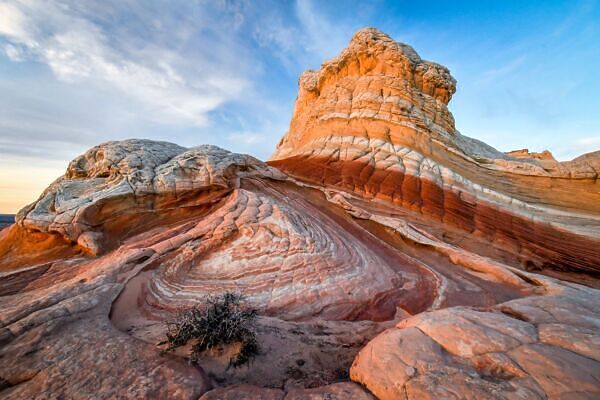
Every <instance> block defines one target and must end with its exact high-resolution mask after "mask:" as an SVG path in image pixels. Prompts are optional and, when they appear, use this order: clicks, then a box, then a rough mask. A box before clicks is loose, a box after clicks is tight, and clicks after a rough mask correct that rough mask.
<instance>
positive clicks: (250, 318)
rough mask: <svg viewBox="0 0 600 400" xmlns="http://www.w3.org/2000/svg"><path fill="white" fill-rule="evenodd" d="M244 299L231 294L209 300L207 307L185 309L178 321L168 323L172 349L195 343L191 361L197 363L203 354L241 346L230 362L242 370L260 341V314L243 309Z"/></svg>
mask: <svg viewBox="0 0 600 400" xmlns="http://www.w3.org/2000/svg"><path fill="white" fill-rule="evenodd" d="M243 299H244V298H243V296H242V295H240V294H237V293H231V292H227V293H225V294H223V295H220V296H209V297H207V298H206V301H205V302H204V304H202V305H199V306H195V307H191V308H187V309H182V310H180V311H179V312H178V313H177V316H176V317H175V320H174V321H170V322H167V343H169V349H173V348H175V347H179V346H183V345H185V344H186V343H187V342H188V341H190V340H193V341H194V344H193V346H192V349H191V351H190V361H191V362H193V363H196V362H197V361H198V358H199V356H200V354H201V353H202V352H203V351H205V350H210V349H212V348H215V347H217V346H221V345H228V344H233V343H240V344H241V348H240V351H239V353H238V354H237V355H236V356H234V357H233V358H231V359H230V360H229V365H230V366H234V367H238V366H240V365H242V364H245V363H246V362H248V361H250V360H251V359H252V358H254V356H256V355H257V354H258V353H259V351H260V348H259V345H258V341H257V340H256V330H255V321H256V315H257V313H256V310H254V309H250V308H248V307H245V306H243V305H242V302H243Z"/></svg>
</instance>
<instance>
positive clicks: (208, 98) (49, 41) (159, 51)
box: [0, 0, 249, 126]
mask: <svg viewBox="0 0 600 400" xmlns="http://www.w3.org/2000/svg"><path fill="white" fill-rule="evenodd" d="M112 6H115V4H112ZM106 9H107V10H111V9H112V10H117V9H118V8H111V4H107V6H106ZM120 9H121V10H123V12H122V13H121V14H125V11H127V10H128V9H127V7H121V8H120ZM96 11H97V8H88V9H86V8H85V7H83V6H82V5H81V4H78V2H76V1H74V2H47V1H41V0H39V1H38V0H27V1H14V2H11V3H6V2H5V3H0V16H1V17H0V35H2V36H4V38H5V40H6V41H7V42H8V43H6V44H5V45H4V51H5V53H6V55H7V56H8V57H9V58H10V59H11V60H13V61H24V60H27V59H29V60H36V61H38V62H42V63H45V64H47V65H48V66H49V67H50V68H51V69H52V71H53V72H54V74H55V75H56V76H57V77H58V78H59V79H61V80H63V81H65V82H81V81H86V82H89V83H93V84H96V85H99V86H102V85H109V86H111V87H112V88H114V89H117V90H119V91H120V92H121V93H122V94H123V96H127V97H130V98H132V99H135V100H136V101H137V102H139V103H140V104H142V105H143V106H144V107H145V108H146V110H147V111H148V112H149V113H150V115H153V116H154V117H156V118H169V119H173V120H179V121H188V122H190V123H192V124H194V125H198V126H203V125H206V124H207V115H208V113H209V112H210V111H212V110H214V109H215V108H217V107H219V106H220V105H222V104H223V103H225V102H226V101H228V100H231V99H235V98H237V97H239V96H240V93H241V92H243V91H244V90H245V89H247V88H248V86H249V80H248V78H247V76H245V75H244V74H243V71H244V68H236V66H235V65H234V63H233V62H232V63H231V64H230V65H228V64H227V61H228V59H229V60H231V61H233V55H232V54H228V52H235V51H236V48H235V47H233V46H232V47H229V48H227V47H215V50H214V53H213V54H212V56H213V57H214V61H215V62H214V63H211V62H210V59H203V60H201V62H199V63H198V64H194V62H195V61H199V60H198V59H194V57H193V56H192V57H190V59H186V57H185V54H181V53H178V52H175V51H173V49H172V48H171V46H172V45H173V44H185V40H181V36H183V37H184V38H185V36H193V35H194V34H196V33H197V32H194V31H188V32H186V31H185V30H182V29H181V26H180V27H179V28H178V27H177V26H173V24H174V23H176V21H174V19H170V18H168V17H167V18H162V19H161V20H154V24H152V25H151V26H145V27H144V28H145V29H146V30H147V32H143V33H144V34H149V37H148V38H143V37H141V35H140V34H139V33H136V32H122V34H121V35H119V36H118V37H115V36H114V33H115V32H109V33H107V32H106V29H109V28H110V26H109V28H107V27H106V25H105V23H104V21H102V20H101V19H99V18H98V17H97V15H93V14H92V13H94V12H96ZM105 12H106V11H105ZM139 12H141V13H150V10H140V11H139ZM138 14H139V13H138ZM100 17H102V15H100ZM111 17H112V18H115V17H117V18H118V17H123V18H126V17H127V15H120V14H119V13H118V12H117V15H111ZM230 17H231V21H232V25H233V28H234V29H235V27H236V26H239V25H240V24H241V23H242V21H241V19H240V18H241V17H240V14H239V13H236V12H233V13H232V15H231V16H230ZM151 21H152V20H151ZM200 22H201V21H200ZM197 26H198V25H197ZM198 28H206V26H202V24H200V26H198ZM110 34H112V36H111V35H110ZM160 35H164V36H166V37H167V38H168V39H169V40H166V41H165V40H164V38H163V42H164V43H160V41H157V42H158V43H159V44H156V42H154V41H148V39H154V38H156V37H158V36H160ZM221 40H226V37H225V38H222V39H221ZM228 44H231V43H228ZM138 46H142V47H141V48H140V47H138ZM220 53H221V54H220ZM242 53H243V52H242V51H240V54H242ZM211 64H213V65H211ZM214 66H218V68H214V69H213V68H211V67H214Z"/></svg>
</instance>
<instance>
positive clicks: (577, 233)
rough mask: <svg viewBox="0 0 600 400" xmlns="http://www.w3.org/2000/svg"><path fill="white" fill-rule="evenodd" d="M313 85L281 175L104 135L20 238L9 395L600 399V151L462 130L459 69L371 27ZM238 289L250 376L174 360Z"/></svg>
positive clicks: (207, 152)
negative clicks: (215, 297)
mask: <svg viewBox="0 0 600 400" xmlns="http://www.w3.org/2000/svg"><path fill="white" fill-rule="evenodd" d="M299 86H300V93H299V96H298V99H297V101H296V107H295V110H294V114H293V118H292V122H291V124H290V130H289V132H288V133H287V135H286V136H285V137H284V138H283V139H282V141H281V143H280V144H279V145H278V148H277V150H276V152H275V154H274V155H273V158H272V160H270V161H269V162H268V163H264V162H261V161H259V160H257V159H255V158H253V157H251V156H247V155H241V154H234V153H231V152H228V151H226V150H223V149H220V148H218V147H215V146H199V147H195V148H190V149H187V148H183V147H181V146H178V145H174V144H171V143H166V142H155V141H148V140H127V141H122V142H108V143H104V144H101V145H99V146H96V147H94V148H92V149H90V150H88V151H87V152H86V153H84V154H83V155H81V156H80V157H78V158H76V159H75V160H73V161H72V162H71V163H70V164H69V166H68V168H67V171H66V173H65V175H64V176H63V177H61V178H59V179H57V180H56V181H55V182H54V183H52V184H51V185H50V186H49V187H48V189H47V190H46V191H45V192H44V193H42V195H41V196H40V198H39V199H38V200H37V201H36V202H35V203H33V204H31V205H30V206H27V207H25V208H24V209H23V210H21V211H20V212H19V214H18V215H17V220H16V224H15V225H13V226H11V227H9V228H7V229H4V230H0V395H1V396H2V397H3V398H15V399H17V398H18V399H22V398H27V399H29V398H90V397H93V398H141V397H143V398H166V397H169V398H195V399H197V398H202V399H229V398H231V399H244V398H247V399H258V398H265V399H266V398H272V399H305V398H306V399H336V398H337V399H347V398H355V399H371V398H374V397H375V398H380V399H398V398H400V399H422V398H432V399H434V398H460V399H468V398H473V399H475V398H477V399H479V398H498V399H517V398H518V399H529V398H531V399H546V398H547V399H567V398H590V399H592V398H598V397H599V396H600V393H599V392H600V335H598V333H597V332H598V331H600V311H599V310H598V307H597V304H599V302H600V290H598V289H595V288H596V287H598V286H600V280H599V279H598V278H599V277H600V275H599V274H600V270H599V266H600V250H599V249H600V190H598V189H599V186H598V183H597V182H598V181H597V180H598V171H600V152H596V153H590V154H587V155H584V156H582V157H579V158H577V159H575V160H573V161H571V162H566V163H560V162H558V161H556V160H555V159H554V158H553V157H552V155H551V154H550V153H540V154H536V153H529V152H528V151H526V150H522V151H517V152H512V153H509V154H504V153H501V152H499V151H497V150H495V149H493V148H491V147H489V146H487V145H485V144H483V143H481V142H478V141H476V140H474V139H470V138H468V137H466V136H462V135H461V134H460V133H459V132H457V131H456V129H455V128H454V121H453V117H452V115H451V114H450V112H449V111H448V109H447V103H448V102H449V101H450V98H451V96H452V94H453V93H454V91H455V87H456V82H455V81H454V79H453V78H452V77H451V75H450V73H449V71H448V70H447V69H446V68H444V67H442V66H440V65H437V64H434V63H430V62H427V61H423V60H421V59H420V57H419V56H418V55H417V53H416V52H415V51H414V50H413V49H412V48H410V47H409V46H407V45H403V44H399V43H396V42H394V41H393V40H392V39H390V38H389V37H388V36H386V35H385V34H383V33H382V32H379V31H377V30H374V29H364V30H361V31H359V32H357V33H356V35H355V36H354V37H353V39H352V41H351V43H350V45H349V47H348V48H347V49H345V50H344V51H342V53H341V54H340V55H339V56H338V57H336V58H334V59H332V60H330V61H328V62H326V63H325V64H323V67H322V68H321V70H320V71H308V72H306V73H304V74H303V75H302V77H301V79H300V85H299ZM225 291H237V292H241V293H243V294H244V295H245V296H246V299H247V301H248V302H249V303H250V304H251V305H252V306H253V307H255V308H257V309H258V310H259V313H260V317H259V318H258V325H259V326H258V340H259V343H260V344H261V347H262V351H261V354H259V355H258V356H257V357H256V359H255V360H254V361H253V363H251V364H249V365H247V366H244V367H241V368H239V369H234V368H228V364H227V359H228V358H227V354H228V352H230V351H235V348H234V347H232V348H224V349H220V350H219V351H218V352H212V353H206V354H205V355H203V356H202V357H201V358H200V360H199V364H198V365H191V364H189V363H188V362H187V360H186V357H187V352H186V349H185V348H180V349H177V350H175V351H165V347H164V346H158V347H157V344H159V342H161V341H162V340H163V338H164V335H165V331H166V326H165V321H167V320H169V319H170V318H172V317H173V315H174V313H175V312H176V311H177V310H178V309H179V308H180V307H186V306H191V305H195V304H198V302H201V301H202V300H203V299H204V297H205V296H206V295H209V294H218V293H223V292H225ZM351 381H354V382H356V383H353V382H351ZM200 396H202V397H200ZM373 396H374V397H373Z"/></svg>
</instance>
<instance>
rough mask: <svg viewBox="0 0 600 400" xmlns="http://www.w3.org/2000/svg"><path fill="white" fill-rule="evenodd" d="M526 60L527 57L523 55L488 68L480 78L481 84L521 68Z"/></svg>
mask: <svg viewBox="0 0 600 400" xmlns="http://www.w3.org/2000/svg"><path fill="white" fill-rule="evenodd" d="M525 60H527V57H526V56H524V55H521V56H518V57H516V58H514V59H512V60H510V61H509V62H507V63H506V64H504V65H500V66H497V67H494V68H491V69H488V70H487V71H485V72H483V73H482V74H481V77H480V78H479V80H478V82H479V83H481V84H486V83H490V82H493V81H494V80H497V79H500V78H502V77H505V76H507V75H510V74H512V73H513V72H515V71H516V70H517V69H519V68H520V67H521V66H522V65H523V63H524V62H525Z"/></svg>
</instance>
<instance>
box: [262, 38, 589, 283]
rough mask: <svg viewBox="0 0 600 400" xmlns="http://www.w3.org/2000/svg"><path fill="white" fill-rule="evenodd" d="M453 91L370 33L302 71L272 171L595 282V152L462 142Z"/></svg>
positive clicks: (430, 67)
mask: <svg viewBox="0 0 600 400" xmlns="http://www.w3.org/2000/svg"><path fill="white" fill-rule="evenodd" d="M455 87H456V81H455V80H454V79H453V78H452V76H451V75H450V73H449V71H448V70H447V69H446V68H444V67H442V66H440V65H438V64H434V63H431V62H428V61H423V60H422V59H421V58H420V57H419V56H418V54H417V53H416V52H415V51H414V50H413V49H412V48H411V47H409V46H407V45H403V44H400V43H396V42H394V41H393V40H392V39H390V38H389V37H388V36H387V35H385V34H384V33H382V32H380V31H377V30H375V29H364V30H361V31H359V32H357V33H356V34H355V35H354V37H353V38H352V41H351V42H350V45H349V46H348V48H346V49H345V50H343V51H342V53H341V54H340V55H339V56H337V57H336V58H333V59H332V60H329V61H327V62H325V63H324V64H323V66H322V67H321V69H320V70H319V71H306V72H305V73H304V74H303V75H302V76H301V78H300V81H299V95H298V98H297V100H296V104H295V108H294V114H293V117H292V122H291V124H290V129H289V131H288V133H287V134H286V135H285V136H284V137H283V139H282V140H281V142H280V143H279V145H278V147H277V150H276V151H275V153H274V154H273V156H272V158H271V161H270V164H271V165H273V166H276V167H277V168H279V169H281V170H283V171H285V172H286V173H288V174H290V175H293V176H295V177H297V178H299V179H302V180H305V181H310V182H311V183H314V184H316V185H319V186H326V187H333V188H340V189H343V190H349V191H352V192H355V193H360V194H362V195H363V196H366V197H367V198H375V199H381V200H384V201H386V202H390V203H394V204H397V205H399V206H402V207H403V208H405V209H410V210H413V211H415V212H416V213H420V214H422V215H425V216H427V217H429V218H431V219H434V220H437V221H440V222H442V223H444V224H445V225H454V226H457V227H459V228H461V229H462V230H464V231H465V234H468V235H472V236H477V237H483V238H485V240H487V241H489V242H493V243H494V246H497V247H498V248H500V249H501V250H503V251H504V252H506V253H510V254H511V256H513V257H514V258H517V259H518V261H519V263H520V264H521V265H522V266H523V267H526V268H527V269H559V270H567V271H580V272H588V273H592V274H597V273H598V272H599V271H598V266H599V265H600V252H598V250H597V249H598V246H599V245H600V234H599V232H600V185H599V184H598V180H597V178H598V171H599V170H600V168H599V166H600V152H595V153H590V154H588V155H585V156H582V157H579V158H577V159H575V160H573V161H570V162H564V163H559V162H557V161H556V160H554V158H553V157H552V156H551V154H549V153H547V152H546V153H544V154H543V155H538V154H530V153H528V152H527V151H524V152H523V151H521V152H517V153H511V154H504V153H501V152H499V151H497V150H495V149H493V148H492V147H490V146H487V145H485V144H484V143H482V142H479V141H477V140H474V139H471V138H468V137H466V136H462V135H461V134H460V133H459V132H458V131H457V130H456V129H455V127H454V119H453V117H452V115H451V113H450V112H449V111H448V108H447V103H448V102H449V100H450V99H451V96H452V94H453V93H454V91H455Z"/></svg>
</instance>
